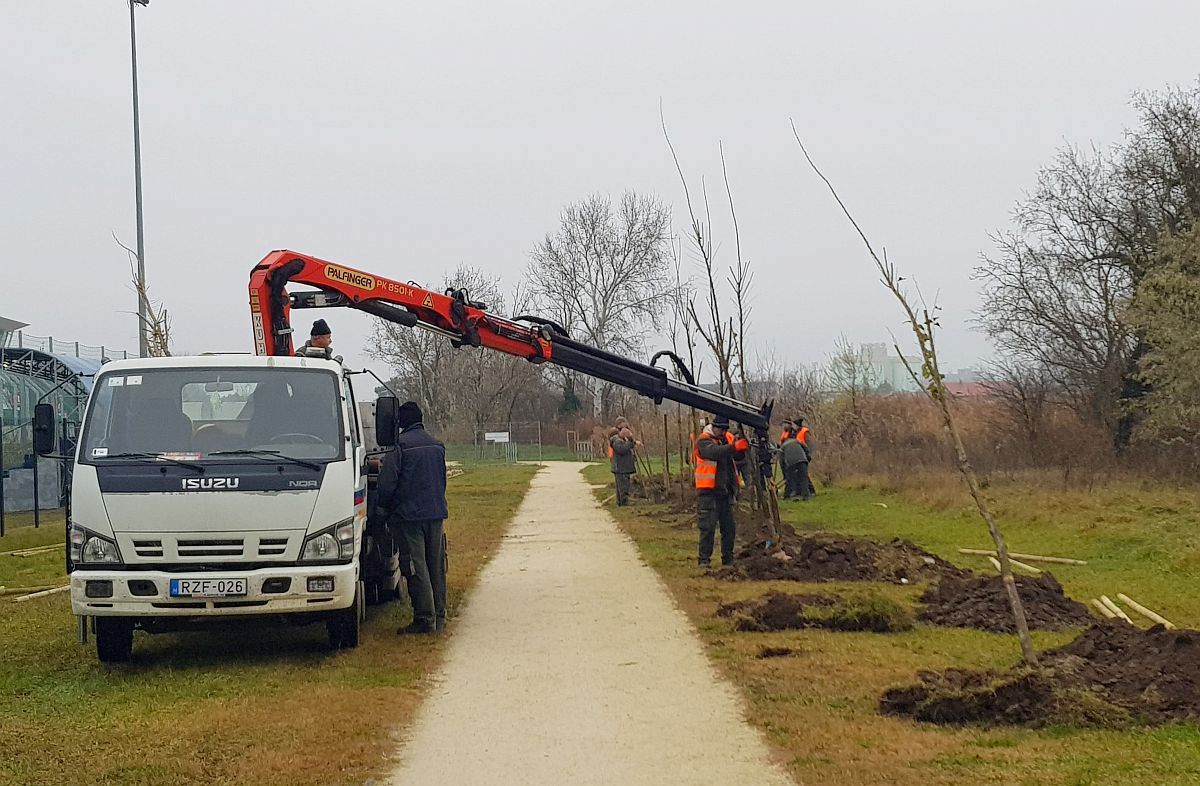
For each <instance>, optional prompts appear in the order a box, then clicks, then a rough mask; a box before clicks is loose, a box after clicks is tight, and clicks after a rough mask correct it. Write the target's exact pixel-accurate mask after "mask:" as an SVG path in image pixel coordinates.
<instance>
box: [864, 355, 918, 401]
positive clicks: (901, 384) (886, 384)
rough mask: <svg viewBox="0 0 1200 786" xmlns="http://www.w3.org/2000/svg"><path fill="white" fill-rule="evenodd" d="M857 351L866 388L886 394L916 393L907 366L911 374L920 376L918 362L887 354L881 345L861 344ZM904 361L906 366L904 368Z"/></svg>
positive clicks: (914, 384) (915, 387)
mask: <svg viewBox="0 0 1200 786" xmlns="http://www.w3.org/2000/svg"><path fill="white" fill-rule="evenodd" d="M858 351H859V357H860V358H861V360H862V362H863V366H864V371H865V372H866V381H867V382H868V385H867V386H868V387H870V388H873V389H875V390H882V391H883V392H887V393H916V392H918V391H919V390H920V388H918V387H917V383H916V382H914V381H913V378H912V374H910V373H909V370H908V366H911V367H912V370H913V372H915V373H917V374H920V373H921V363H920V361H918V360H915V359H913V358H902V357H900V356H899V355H892V354H889V353H888V345H887V344H883V343H878V344H862V345H860V346H859V348H858ZM906 360H907V362H908V366H905V361H906Z"/></svg>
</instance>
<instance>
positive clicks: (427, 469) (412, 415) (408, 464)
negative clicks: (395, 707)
mask: <svg viewBox="0 0 1200 786" xmlns="http://www.w3.org/2000/svg"><path fill="white" fill-rule="evenodd" d="M421 418H422V416H421V408H420V407H419V406H417V404H416V402H414V401H407V402H405V403H404V404H402V405H400V408H399V410H398V411H397V413H396V424H397V425H398V426H399V427H400V435H399V436H398V437H397V438H396V449H395V450H393V451H391V452H390V453H388V454H387V456H386V457H385V458H384V460H383V467H382V468H381V469H380V471H379V486H378V489H379V493H378V499H379V502H378V505H379V508H380V511H381V513H383V514H385V515H387V517H388V526H389V527H391V528H393V531H395V530H399V537H400V538H402V539H403V542H404V543H405V546H406V550H407V553H408V558H409V559H410V560H411V564H410V567H409V570H407V571H406V572H405V575H406V576H407V577H408V594H409V597H411V598H412V606H413V621H412V624H410V625H408V626H406V627H403V628H401V629H400V630H399V632H400V633H438V632H440V631H441V630H442V628H444V627H445V625H446V550H445V541H444V539H443V537H442V533H443V524H444V522H445V519H446V516H447V512H448V511H447V507H446V447H445V446H444V445H443V444H442V443H441V442H439V441H438V440H436V439H435V438H434V437H433V436H432V435H431V434H430V433H429V432H428V431H426V430H425V426H424V424H423V423H422V422H421Z"/></svg>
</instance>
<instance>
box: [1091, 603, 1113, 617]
mask: <svg viewBox="0 0 1200 786" xmlns="http://www.w3.org/2000/svg"><path fill="white" fill-rule="evenodd" d="M1092 605H1093V606H1095V607H1096V610H1097V611H1099V612H1100V614H1101V615H1103V616H1104V618H1105V619H1110V620H1111V619H1115V618H1116V616H1117V615H1116V614H1113V613H1112V611H1111V610H1109V608H1108V606H1105V605H1104V604H1103V603H1101V602H1100V601H1098V600H1096V599H1095V598H1092Z"/></svg>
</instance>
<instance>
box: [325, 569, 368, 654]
mask: <svg viewBox="0 0 1200 786" xmlns="http://www.w3.org/2000/svg"><path fill="white" fill-rule="evenodd" d="M364 594H365V590H364V589H363V583H362V582H361V581H360V582H358V585H357V586H356V587H355V589H354V602H353V603H351V604H350V605H349V606H347V607H346V608H344V609H338V610H337V611H335V612H333V613H332V614H331V615H330V617H329V619H328V620H327V621H326V623H325V627H326V629H327V630H328V631H329V646H330V647H332V648H333V649H335V650H352V649H354V648H355V647H357V646H358V639H359V632H360V631H361V630H362V610H363V608H364V604H363V595H364Z"/></svg>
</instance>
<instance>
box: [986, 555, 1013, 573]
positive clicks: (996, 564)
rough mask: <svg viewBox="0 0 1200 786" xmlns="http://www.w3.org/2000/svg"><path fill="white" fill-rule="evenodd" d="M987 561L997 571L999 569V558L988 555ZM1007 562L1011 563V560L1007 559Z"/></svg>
mask: <svg viewBox="0 0 1200 786" xmlns="http://www.w3.org/2000/svg"><path fill="white" fill-rule="evenodd" d="M988 562H990V563H992V567H993V568H995V569H996V570H997V571H999V570H1000V560H998V559H996V558H995V557H988ZM1009 564H1012V560H1009Z"/></svg>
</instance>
